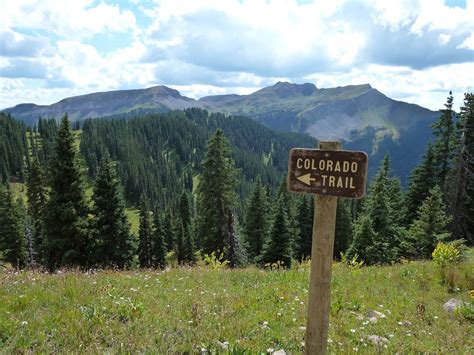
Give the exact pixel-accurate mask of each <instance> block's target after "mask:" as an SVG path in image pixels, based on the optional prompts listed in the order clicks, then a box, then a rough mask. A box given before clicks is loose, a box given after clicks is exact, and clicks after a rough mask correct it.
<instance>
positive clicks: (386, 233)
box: [348, 156, 402, 264]
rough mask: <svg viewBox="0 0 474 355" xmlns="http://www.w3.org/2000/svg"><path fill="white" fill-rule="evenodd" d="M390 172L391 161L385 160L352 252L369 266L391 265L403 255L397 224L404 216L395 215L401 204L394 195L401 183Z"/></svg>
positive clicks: (357, 228)
mask: <svg viewBox="0 0 474 355" xmlns="http://www.w3.org/2000/svg"><path fill="white" fill-rule="evenodd" d="M389 170H390V162H389V158H388V156H385V158H384V160H383V162H382V165H381V167H380V169H379V172H378V173H377V175H376V176H375V177H374V180H373V181H372V183H371V185H370V189H369V194H368V196H367V197H366V199H365V201H364V205H363V208H362V211H361V212H360V213H359V216H358V218H357V221H356V223H355V224H356V225H355V227H354V228H355V229H354V237H353V240H352V243H351V246H350V247H349V249H348V254H349V255H350V256H353V255H355V254H356V253H357V254H358V255H360V257H361V259H362V260H364V261H365V262H366V264H374V263H380V264H384V263H391V262H394V261H395V260H397V258H398V255H399V240H398V230H397V221H399V220H401V219H402V216H401V215H400V211H395V208H396V207H397V206H399V204H400V202H399V200H398V199H399V197H396V196H393V194H397V193H399V192H400V191H399V189H398V188H397V186H398V182H397V181H394V180H393V178H390V177H389Z"/></svg>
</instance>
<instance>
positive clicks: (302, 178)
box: [296, 173, 316, 186]
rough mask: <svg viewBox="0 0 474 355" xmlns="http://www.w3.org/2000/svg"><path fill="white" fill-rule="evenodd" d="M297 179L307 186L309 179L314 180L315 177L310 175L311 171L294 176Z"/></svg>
mask: <svg viewBox="0 0 474 355" xmlns="http://www.w3.org/2000/svg"><path fill="white" fill-rule="evenodd" d="M296 178H297V179H298V180H299V181H301V182H302V183H303V184H306V185H308V186H311V181H316V179H315V178H312V177H311V173H308V174H304V175H301V176H297V177H296Z"/></svg>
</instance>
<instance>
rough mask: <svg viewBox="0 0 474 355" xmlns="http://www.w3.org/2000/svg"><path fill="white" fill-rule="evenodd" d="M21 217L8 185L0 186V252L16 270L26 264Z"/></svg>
mask: <svg viewBox="0 0 474 355" xmlns="http://www.w3.org/2000/svg"><path fill="white" fill-rule="evenodd" d="M23 217H24V216H23V215H22V211H21V209H20V207H19V206H18V204H17V203H16V202H15V201H14V199H13V194H12V191H11V190H10V187H9V185H7V186H6V187H4V186H3V185H2V184H0V252H1V253H2V255H3V260H4V261H5V262H8V263H10V264H11V265H13V266H14V267H15V268H17V269H20V268H23V267H24V266H25V265H26V263H27V250H26V243H25V230H24V225H23Z"/></svg>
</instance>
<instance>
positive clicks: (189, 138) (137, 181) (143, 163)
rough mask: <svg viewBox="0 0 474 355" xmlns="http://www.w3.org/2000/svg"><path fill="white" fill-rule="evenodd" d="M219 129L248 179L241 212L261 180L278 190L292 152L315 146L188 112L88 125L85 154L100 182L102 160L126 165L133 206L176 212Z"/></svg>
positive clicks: (244, 122)
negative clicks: (144, 200) (145, 203)
mask: <svg viewBox="0 0 474 355" xmlns="http://www.w3.org/2000/svg"><path fill="white" fill-rule="evenodd" d="M218 128H219V129H222V131H223V132H224V134H225V135H226V137H227V138H228V139H229V141H230V143H231V146H232V149H231V152H230V155H231V156H232V158H233V160H234V161H235V164H236V166H237V167H238V168H239V169H241V171H242V174H243V179H239V180H238V181H237V182H236V187H237V188H238V193H239V197H240V200H239V201H237V202H238V205H239V206H240V207H241V208H242V207H243V205H242V202H241V201H242V200H243V199H245V197H246V196H247V194H248V193H249V190H250V188H251V183H250V181H253V180H255V178H256V176H257V175H260V177H261V179H262V183H263V184H264V185H266V186H267V185H268V186H271V187H272V188H275V187H276V186H278V183H279V181H280V176H281V173H282V172H283V171H286V169H287V163H288V156H287V154H288V150H289V149H290V148H291V147H294V146H296V145H298V144H302V145H303V146H314V139H313V138H311V137H309V136H306V135H301V134H295V133H280V132H275V131H273V130H271V129H269V128H267V127H264V126H262V125H260V124H259V123H257V122H255V121H254V120H252V119H250V118H247V117H235V116H226V115H223V114H220V113H212V114H209V113H208V112H207V111H204V110H200V109H188V110H185V111H184V112H183V111H174V112H169V113H163V114H152V115H142V116H140V117H133V118H132V119H128V120H125V119H118V118H117V119H94V120H86V121H85V122H84V124H83V133H82V138H81V152H82V154H83V156H84V159H85V161H86V162H87V166H88V168H89V169H88V171H89V173H90V174H91V176H95V174H96V173H97V167H98V162H99V161H100V158H101V157H102V155H103V153H104V152H105V151H106V150H107V151H109V152H110V155H111V156H112V159H113V160H116V161H119V162H120V165H119V167H118V174H119V177H120V179H121V181H122V183H123V185H124V187H125V197H126V199H127V200H128V201H130V202H132V203H133V204H138V203H139V197H140V196H141V194H146V195H147V196H148V198H149V200H150V201H151V204H152V205H153V206H156V207H157V208H158V207H160V208H165V207H167V206H173V207H176V205H178V201H179V196H180V195H181V193H182V191H183V190H188V191H190V190H191V189H192V188H193V177H195V176H196V175H198V174H200V173H201V171H202V165H201V163H202V161H203V160H204V157H205V150H206V142H207V140H208V139H209V138H210V137H211V136H212V135H213V133H214V132H215V130H216V129H218ZM117 142H120V144H117Z"/></svg>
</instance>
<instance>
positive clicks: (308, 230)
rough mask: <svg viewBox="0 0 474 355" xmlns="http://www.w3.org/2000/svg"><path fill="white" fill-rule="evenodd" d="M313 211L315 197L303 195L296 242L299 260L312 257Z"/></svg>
mask: <svg viewBox="0 0 474 355" xmlns="http://www.w3.org/2000/svg"><path fill="white" fill-rule="evenodd" d="M313 211H314V202H313V199H312V198H311V197H310V198H306V197H305V196H303V198H302V199H301V201H300V204H299V207H298V213H297V217H296V218H297V222H298V231H299V233H298V241H297V243H296V244H297V246H296V249H297V252H296V258H297V259H298V260H302V259H306V258H311V245H312V242H313Z"/></svg>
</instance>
